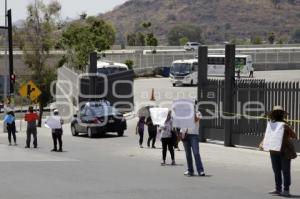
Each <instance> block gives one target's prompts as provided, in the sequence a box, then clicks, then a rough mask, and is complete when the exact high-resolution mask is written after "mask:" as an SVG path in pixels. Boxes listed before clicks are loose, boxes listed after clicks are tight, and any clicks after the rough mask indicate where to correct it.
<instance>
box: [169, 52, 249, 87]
mask: <svg viewBox="0 0 300 199" xmlns="http://www.w3.org/2000/svg"><path fill="white" fill-rule="evenodd" d="M207 59H208V60H207V63H208V65H207V73H208V75H211V76H224V74H225V55H210V54H209V55H208V58H207ZM253 70H254V68H253V63H252V56H251V55H236V56H235V72H236V73H239V74H240V75H242V76H247V77H248V76H249V74H250V72H251V71H253ZM170 80H171V83H172V85H173V86H176V85H178V84H188V85H196V84H197V83H198V59H188V60H176V61H174V62H173V63H172V66H171V70H170Z"/></svg>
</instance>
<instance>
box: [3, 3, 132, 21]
mask: <svg viewBox="0 0 300 199" xmlns="http://www.w3.org/2000/svg"><path fill="white" fill-rule="evenodd" d="M43 1H44V2H45V3H47V2H51V1H52V0H43ZM58 1H59V2H60V4H61V6H62V10H61V17H62V19H66V18H67V17H68V18H77V17H78V16H79V15H80V14H81V13H82V12H86V13H87V14H88V15H98V14H100V13H104V12H107V11H110V10H112V9H113V8H114V7H116V6H118V5H121V4H123V3H124V2H125V1H127V0H58ZM32 2H34V0H7V5H8V6H7V7H8V9H11V10H12V20H13V22H16V21H18V20H22V19H25V18H26V15H27V11H26V7H27V5H28V4H29V3H32ZM4 15H5V0H0V25H4V23H5V21H4Z"/></svg>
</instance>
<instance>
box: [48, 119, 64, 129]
mask: <svg viewBox="0 0 300 199" xmlns="http://www.w3.org/2000/svg"><path fill="white" fill-rule="evenodd" d="M45 127H47V128H50V129H61V128H62V126H61V121H60V117H59V116H50V117H48V118H47V120H46V122H45Z"/></svg>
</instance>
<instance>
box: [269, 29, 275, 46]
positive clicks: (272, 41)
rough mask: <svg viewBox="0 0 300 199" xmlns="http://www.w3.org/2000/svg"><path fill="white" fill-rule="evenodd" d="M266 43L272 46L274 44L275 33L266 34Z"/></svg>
mask: <svg viewBox="0 0 300 199" xmlns="http://www.w3.org/2000/svg"><path fill="white" fill-rule="evenodd" d="M268 41H269V43H270V44H274V42H275V33H274V32H270V33H269V34H268Z"/></svg>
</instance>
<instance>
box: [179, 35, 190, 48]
mask: <svg viewBox="0 0 300 199" xmlns="http://www.w3.org/2000/svg"><path fill="white" fill-rule="evenodd" d="M188 41H189V39H188V38H187V37H181V38H180V39H179V43H180V46H183V45H184V44H186V43H187V42H188Z"/></svg>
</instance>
